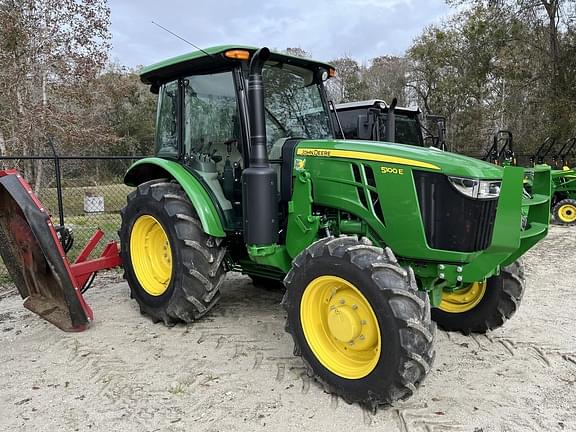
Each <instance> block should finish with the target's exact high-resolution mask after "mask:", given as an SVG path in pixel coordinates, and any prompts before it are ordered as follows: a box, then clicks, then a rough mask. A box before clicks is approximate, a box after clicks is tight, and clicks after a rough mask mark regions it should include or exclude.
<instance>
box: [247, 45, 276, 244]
mask: <svg viewBox="0 0 576 432" xmlns="http://www.w3.org/2000/svg"><path fill="white" fill-rule="evenodd" d="M269 56H270V50H269V49H268V48H266V47H263V48H260V49H259V50H258V51H256V52H255V53H254V55H253V56H252V60H251V61H250V75H249V77H248V104H249V116H250V120H249V121H250V159H249V167H248V168H246V169H245V170H244V171H243V172H242V209H243V210H242V211H243V225H244V241H245V242H246V244H247V245H248V246H270V245H272V244H274V243H277V242H278V199H277V194H278V192H277V191H278V189H277V188H276V183H277V176H276V171H275V170H274V169H272V168H271V167H270V164H269V163H268V152H267V149H266V122H265V117H264V116H265V108H264V86H263V83H262V68H263V67H264V63H265V62H266V60H268V57H269Z"/></svg>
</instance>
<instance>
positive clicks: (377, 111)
mask: <svg viewBox="0 0 576 432" xmlns="http://www.w3.org/2000/svg"><path fill="white" fill-rule="evenodd" d="M389 110H390V106H389V105H388V104H387V103H386V102H384V101H383V100H379V99H372V100H365V101H358V102H347V103H341V104H337V105H336V107H335V110H332V116H333V118H334V120H335V121H337V120H339V121H340V125H341V126H342V129H341V130H338V129H337V131H338V137H339V138H345V139H357V140H369V141H384V140H385V137H386V125H387V121H388V113H389ZM336 116H337V118H336ZM394 116H395V142H396V143H398V144H410V145H415V146H420V147H423V146H424V136H423V128H422V124H421V122H420V116H421V112H420V109H419V108H417V107H416V108H407V107H399V106H396V107H394ZM342 133H343V134H344V136H342Z"/></svg>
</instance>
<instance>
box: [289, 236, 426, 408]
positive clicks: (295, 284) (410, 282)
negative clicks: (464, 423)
mask: <svg viewBox="0 0 576 432" xmlns="http://www.w3.org/2000/svg"><path fill="white" fill-rule="evenodd" d="M368 243H369V242H367V241H365V240H364V241H358V239H357V238H356V237H339V238H334V237H329V238H326V239H322V240H319V241H317V242H316V243H314V244H312V245H311V246H310V247H308V248H307V249H306V250H304V251H303V252H302V253H301V254H300V255H298V257H297V258H296V259H295V260H294V262H293V264H292V265H293V266H292V269H291V270H290V272H289V273H288V275H287V276H286V278H285V280H284V283H285V285H286V294H285V295H284V300H283V302H282V304H283V306H284V309H285V310H286V312H287V313H288V317H287V323H286V331H287V332H288V333H290V334H291V335H292V338H293V340H294V354H295V355H299V356H302V358H303V360H304V362H305V363H306V364H307V366H308V369H309V374H310V375H311V376H315V378H316V379H317V380H318V381H319V382H320V383H322V384H323V385H324V388H325V389H326V391H328V392H330V393H334V394H337V395H339V396H341V397H342V398H344V400H346V401H347V402H349V403H353V402H358V403H361V404H363V405H366V406H368V407H370V408H375V407H376V406H377V405H379V404H390V403H392V402H394V401H396V400H398V399H406V398H408V397H410V396H411V395H412V394H413V393H414V391H415V390H416V387H418V386H419V385H420V383H421V382H422V381H423V380H424V378H425V377H426V375H427V374H428V372H429V371H430V367H431V365H432V362H433V360H434V348H433V345H434V337H435V331H436V326H435V324H434V323H433V322H432V321H431V319H430V306H429V301H428V296H427V295H426V294H425V293H423V292H419V291H418V290H417V287H416V280H415V278H414V273H413V271H412V269H408V271H407V270H405V269H403V268H402V267H400V265H399V264H398V262H397V261H396V258H395V257H394V255H393V253H392V251H391V250H390V249H388V248H387V249H385V250H383V249H381V248H376V247H373V246H371V245H370V244H368ZM322 284H324V285H322ZM326 284H327V285H326ZM332 284H333V285H332ZM310 290H312V291H310ZM315 290H316V291H318V290H319V291H318V292H320V293H322V295H321V296H320V297H318V296H316V297H314V293H315ZM330 290H332V291H331V294H330ZM354 292H356V294H355V293H354ZM325 293H326V294H325ZM346 293H351V296H349V297H347V298H356V299H357V300H359V301H354V302H353V303H356V304H350V303H351V302H350V301H348V302H345V301H344V300H342V299H343V298H344V297H345V296H346V295H347V294H346ZM323 296H324V297H323ZM327 296H329V297H330V298H328V297H327ZM309 299H318V301H315V302H310V301H309ZM333 303H334V304H333ZM309 305H311V306H312V309H308V307H309ZM340 305H342V306H340ZM366 305H368V306H369V307H367V306H366ZM316 307H319V308H320V309H318V310H319V311H320V313H319V314H318V315H320V316H321V317H322V316H323V317H322V318H318V319H317V320H314V318H313V317H314V315H315V314H310V313H309V312H308V311H309V310H312V311H315V310H316V309H314V308H316ZM345 308H349V309H348V310H344V309H345ZM340 309H342V310H340ZM363 309H364V312H365V311H366V310H371V311H372V312H373V313H372V314H366V313H364V315H363V316H362V311H363ZM324 310H325V311H324ZM336 310H337V312H336ZM332 313H336V316H337V317H340V316H342V317H344V318H338V319H339V320H340V321H338V320H336V324H334V322H335V321H334V316H333V315H331V314H332ZM355 313H356V314H358V317H359V318H360V319H359V320H358V323H359V324H358V323H357V322H356V318H355V315H354V314H355ZM323 314H324V315H323ZM303 317H304V318H303ZM309 317H310V318H309ZM366 317H367V319H366ZM307 319H308V320H309V321H310V322H309V323H307V322H305V320H307ZM325 323H327V324H325ZM341 323H344V325H342V324H341ZM318 325H320V326H321V328H322V329H323V330H322V331H317V333H314V330H313V329H314V328H315V326H318ZM326 325H328V327H326ZM358 326H360V327H358ZM373 327H374V328H375V327H377V328H378V338H377V340H378V342H377V343H376V344H373V345H368V346H365V345H362V344H366V343H368V342H369V341H370V340H376V339H374V332H373V331H372V329H373ZM326 328H328V329H329V332H328V331H326ZM358 334H360V336H358ZM364 334H366V336H364ZM306 335H308V336H306ZM323 335H326V336H323ZM341 335H344V337H342V336H341ZM350 337H352V339H349V338H350ZM318 338H320V339H318ZM318 340H320V341H321V343H320V345H319V343H318ZM343 341H344V342H343ZM322 343H324V344H328V345H324V346H328V347H330V346H331V345H330V344H334V346H335V347H336V348H337V349H335V350H330V349H327V350H323V349H319V347H322V345H321V344H322ZM348 349H349V350H348ZM345 350H348V351H345ZM358 365H360V366H358Z"/></svg>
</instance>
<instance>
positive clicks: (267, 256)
mask: <svg viewBox="0 0 576 432" xmlns="http://www.w3.org/2000/svg"><path fill="white" fill-rule="evenodd" d="M247 249H248V256H249V257H250V259H251V260H252V261H253V262H255V263H256V264H259V265H263V266H267V267H270V268H275V269H279V270H280V271H281V272H282V273H288V271H289V270H290V264H292V258H291V257H290V256H289V255H288V252H287V251H286V247H285V246H280V245H276V244H274V245H269V246H250V245H249V246H247ZM273 273H276V272H273ZM263 276H265V277H266V276H267V275H266V274H264V275H263ZM271 279H275V277H271Z"/></svg>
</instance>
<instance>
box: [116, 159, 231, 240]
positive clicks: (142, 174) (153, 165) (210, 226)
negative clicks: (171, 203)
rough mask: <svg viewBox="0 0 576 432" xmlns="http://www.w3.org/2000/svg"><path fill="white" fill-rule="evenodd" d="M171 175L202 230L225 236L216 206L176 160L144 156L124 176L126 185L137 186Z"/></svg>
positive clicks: (197, 182)
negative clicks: (178, 185)
mask: <svg viewBox="0 0 576 432" xmlns="http://www.w3.org/2000/svg"><path fill="white" fill-rule="evenodd" d="M162 177H171V178H173V179H174V180H176V181H177V182H178V183H179V184H180V186H182V189H184V192H186V195H187V196H188V199H190V202H191V203H192V205H193V206H194V209H195V210H196V213H198V217H199V218H200V222H201V223H202V228H203V229H204V232H205V233H206V234H208V235H211V236H213V237H225V236H226V233H225V232H224V227H223V224H222V219H221V216H220V212H219V211H218V208H217V207H216V205H215V204H214V201H213V200H212V198H211V197H210V195H209V194H208V192H207V191H206V189H205V188H204V186H203V185H202V183H200V181H199V180H198V179H197V178H196V177H194V175H192V174H191V173H190V172H189V171H187V170H186V168H184V167H183V166H182V165H180V164H179V163H178V162H174V161H170V160H167V159H161V158H155V157H154V158H146V159H141V160H139V161H138V162H136V163H134V164H133V165H132V166H131V167H130V168H129V169H128V172H127V173H126V175H125V176H124V183H125V184H126V185H128V186H134V187H136V186H138V185H139V184H141V183H144V182H146V181H148V180H153V179H157V178H162Z"/></svg>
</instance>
